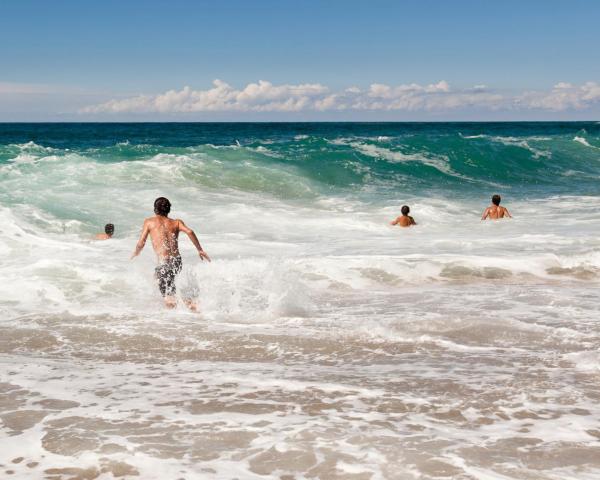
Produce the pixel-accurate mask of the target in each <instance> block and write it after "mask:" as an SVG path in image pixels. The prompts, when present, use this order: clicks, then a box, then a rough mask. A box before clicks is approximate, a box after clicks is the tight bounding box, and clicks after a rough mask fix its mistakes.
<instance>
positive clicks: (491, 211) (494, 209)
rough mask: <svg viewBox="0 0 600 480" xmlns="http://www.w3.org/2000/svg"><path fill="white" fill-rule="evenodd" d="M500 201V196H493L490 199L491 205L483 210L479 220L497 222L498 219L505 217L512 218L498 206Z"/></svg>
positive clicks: (504, 209)
mask: <svg viewBox="0 0 600 480" xmlns="http://www.w3.org/2000/svg"><path fill="white" fill-rule="evenodd" d="M501 201H502V198H501V197H500V195H494V196H493V197H492V204H491V205H490V206H489V207H487V208H486V209H485V210H484V212H483V215H482V216H481V219H482V220H485V219H487V218H489V219H491V220H498V219H499V218H505V217H508V218H512V215H511V214H510V213H509V212H508V209H506V208H504V207H501V206H500V202H501Z"/></svg>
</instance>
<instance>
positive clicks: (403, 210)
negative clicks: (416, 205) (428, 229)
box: [400, 205, 410, 215]
mask: <svg viewBox="0 0 600 480" xmlns="http://www.w3.org/2000/svg"><path fill="white" fill-rule="evenodd" d="M400 211H401V212H402V215H408V214H409V213H410V207H409V206H408V205H404V206H403V207H402V208H401V209H400Z"/></svg>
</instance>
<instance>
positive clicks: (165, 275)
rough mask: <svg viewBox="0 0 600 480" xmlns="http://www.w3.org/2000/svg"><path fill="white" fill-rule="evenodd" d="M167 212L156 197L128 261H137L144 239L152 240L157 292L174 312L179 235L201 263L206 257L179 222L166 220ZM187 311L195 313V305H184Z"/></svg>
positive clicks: (168, 205) (167, 205)
mask: <svg viewBox="0 0 600 480" xmlns="http://www.w3.org/2000/svg"><path fill="white" fill-rule="evenodd" d="M170 211H171V202H169V200H168V199H166V198H165V197H159V198H157V199H156V200H155V201H154V213H155V216H154V217H150V218H147V219H146V220H144V225H143V228H142V234H141V235H140V239H139V241H138V243H137V245H136V247H135V251H134V252H133V255H131V258H132V259H133V258H134V257H137V256H138V255H139V254H140V252H141V251H142V249H143V248H144V245H145V244H146V239H147V238H148V235H150V238H151V239H152V247H153V248H154V251H155V252H156V255H157V257H158V266H157V267H156V269H155V271H154V273H155V277H156V280H157V282H158V288H159V290H160V293H161V295H162V296H163V298H164V300H165V305H166V307H167V308H175V306H176V305H177V300H176V298H175V293H176V290H175V277H176V276H177V275H178V274H179V273H180V272H181V267H182V264H181V254H180V253H179V242H178V239H179V232H183V233H185V234H186V235H187V236H188V237H189V238H190V240H191V241H192V243H193V244H194V246H195V247H196V250H198V255H199V256H200V259H201V260H205V259H206V260H208V261H209V262H210V258H209V256H208V255H207V254H206V252H205V251H204V250H203V249H202V246H201V245H200V242H199V241H198V237H196V234H195V233H194V231H193V230H192V229H191V228H188V227H187V226H186V225H185V223H183V220H179V219H177V220H174V219H171V218H169V217H168V215H169V212H170ZM186 304H187V305H188V307H189V308H190V309H191V310H193V311H195V310H196V305H195V304H194V303H193V302H192V301H191V300H190V301H186Z"/></svg>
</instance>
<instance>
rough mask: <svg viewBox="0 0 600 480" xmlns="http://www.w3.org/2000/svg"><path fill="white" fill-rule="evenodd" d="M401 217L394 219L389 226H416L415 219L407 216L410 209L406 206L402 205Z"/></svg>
mask: <svg viewBox="0 0 600 480" xmlns="http://www.w3.org/2000/svg"><path fill="white" fill-rule="evenodd" d="M400 211H401V212H402V215H401V216H399V217H398V218H396V220H394V221H392V222H390V225H400V226H401V227H412V226H413V225H416V224H417V222H415V219H414V218H413V217H411V216H410V215H409V213H410V207H409V206H408V205H404V206H403V207H402V208H401V210H400Z"/></svg>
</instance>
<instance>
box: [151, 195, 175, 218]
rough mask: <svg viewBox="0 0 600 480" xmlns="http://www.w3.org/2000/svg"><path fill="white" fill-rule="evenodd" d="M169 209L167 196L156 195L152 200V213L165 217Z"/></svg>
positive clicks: (169, 204) (169, 203)
mask: <svg viewBox="0 0 600 480" xmlns="http://www.w3.org/2000/svg"><path fill="white" fill-rule="evenodd" d="M170 211H171V202H169V199H168V198H165V197H158V198H157V199H156V200H154V213H156V214H157V215H160V216H162V217H166V216H168V215H169V212H170Z"/></svg>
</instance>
